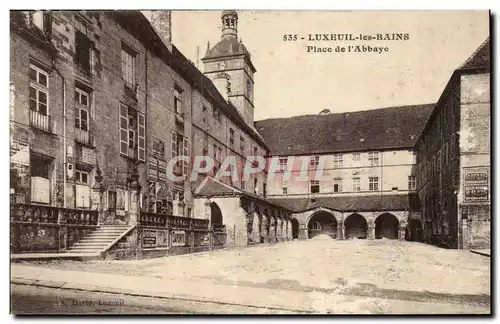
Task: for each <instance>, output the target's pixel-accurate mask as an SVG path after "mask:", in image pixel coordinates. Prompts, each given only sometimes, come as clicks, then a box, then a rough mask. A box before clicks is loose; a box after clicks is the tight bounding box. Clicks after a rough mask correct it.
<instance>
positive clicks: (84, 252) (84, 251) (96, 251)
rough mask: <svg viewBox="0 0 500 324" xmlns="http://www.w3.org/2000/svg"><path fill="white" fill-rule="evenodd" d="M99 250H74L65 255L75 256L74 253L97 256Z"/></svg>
mask: <svg viewBox="0 0 500 324" xmlns="http://www.w3.org/2000/svg"><path fill="white" fill-rule="evenodd" d="M101 251H102V250H101V249H96V250H82V249H74V250H69V251H68V252H67V253H71V254H76V253H82V254H99V253H101Z"/></svg>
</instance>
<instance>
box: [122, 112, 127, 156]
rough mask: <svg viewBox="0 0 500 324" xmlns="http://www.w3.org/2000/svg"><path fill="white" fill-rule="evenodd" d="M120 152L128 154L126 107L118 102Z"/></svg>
mask: <svg viewBox="0 0 500 324" xmlns="http://www.w3.org/2000/svg"><path fill="white" fill-rule="evenodd" d="M120 153H121V154H125V155H127V154H128V107H127V106H125V105H122V104H120Z"/></svg>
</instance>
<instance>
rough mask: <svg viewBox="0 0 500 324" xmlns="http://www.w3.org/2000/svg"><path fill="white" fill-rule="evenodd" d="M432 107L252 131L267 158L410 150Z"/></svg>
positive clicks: (314, 118)
mask: <svg viewBox="0 0 500 324" xmlns="http://www.w3.org/2000/svg"><path fill="white" fill-rule="evenodd" d="M433 107H434V104H426V105H414V106H402V107H390V108H382V109H374V110H366V111H356V112H346V113H337V114H318V115H303V116H296V117H289V118H277V119H266V120H261V121H257V122H255V128H256V129H257V131H258V132H259V133H260V134H261V135H262V137H263V138H264V140H265V141H266V143H267V144H268V145H269V147H270V149H271V155H300V154H314V153H331V152H347V151H368V150H381V149H394V148H411V147H413V146H414V144H415V142H416V140H417V138H418V137H419V135H420V133H421V132H422V129H423V127H424V125H425V123H426V121H427V119H428V118H429V116H430V114H431V111H432V108H433Z"/></svg>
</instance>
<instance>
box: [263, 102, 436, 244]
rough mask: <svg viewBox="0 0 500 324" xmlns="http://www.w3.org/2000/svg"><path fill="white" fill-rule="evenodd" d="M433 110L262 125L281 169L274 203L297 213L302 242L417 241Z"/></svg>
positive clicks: (272, 186) (272, 192)
mask: <svg viewBox="0 0 500 324" xmlns="http://www.w3.org/2000/svg"><path fill="white" fill-rule="evenodd" d="M432 108H433V105H418V106H405V107H392V108H383V109H376V110H372V111H360V112H352V113H341V114H331V113H329V112H326V113H325V112H322V113H321V114H319V115H306V116H297V117H291V118H281V119H270V120H264V121H258V122H256V128H257V130H258V131H259V132H260V133H261V134H262V135H263V137H264V138H265V139H266V142H267V143H268V145H269V146H270V147H271V152H270V154H269V159H270V160H271V161H272V162H270V164H271V166H270V168H273V169H276V170H277V171H276V173H275V176H274V178H273V179H272V180H271V179H269V180H268V183H269V190H268V197H269V198H270V199H271V200H272V201H274V202H276V203H279V204H281V205H284V206H287V207H289V208H291V209H292V210H293V211H294V215H293V219H294V224H295V231H294V235H295V237H297V238H311V237H313V236H314V235H316V234H320V233H321V234H328V235H330V236H332V237H334V238H338V239H346V238H380V237H386V238H400V239H404V238H406V239H416V238H417V236H418V235H420V233H419V228H421V225H420V223H421V218H420V210H419V206H418V199H417V196H416V192H417V191H416V189H417V186H416V176H417V174H416V152H415V151H414V145H415V143H416V141H417V139H418V137H419V136H420V132H421V129H422V128H423V126H424V125H425V122H426V120H427V118H428V117H429V114H430V112H431V111H432ZM377 125H384V132H380V129H379V128H378V127H377ZM269 174H271V172H269ZM409 222H410V223H411V224H409Z"/></svg>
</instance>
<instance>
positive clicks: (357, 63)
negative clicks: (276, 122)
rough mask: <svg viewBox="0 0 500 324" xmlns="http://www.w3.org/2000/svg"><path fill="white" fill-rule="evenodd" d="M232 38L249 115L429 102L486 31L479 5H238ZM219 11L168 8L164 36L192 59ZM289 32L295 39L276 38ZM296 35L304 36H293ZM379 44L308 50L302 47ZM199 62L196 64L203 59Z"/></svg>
mask: <svg viewBox="0 0 500 324" xmlns="http://www.w3.org/2000/svg"><path fill="white" fill-rule="evenodd" d="M238 15H239V21H238V37H239V38H241V39H242V41H243V43H244V44H245V46H246V47H247V49H248V50H249V51H250V53H251V56H252V62H253V65H254V66H255V68H256V69H257V73H256V74H255V78H254V81H255V90H254V91H255V93H254V97H255V102H254V104H255V120H260V119H267V118H277V117H288V116H295V115H303V114H317V113H319V112H320V111H322V110H323V109H329V110H330V111H331V112H332V113H335V112H347V111H359V110H368V109H376V108H383V107H390V106H401V105H411V104H424V103H431V102H436V101H437V99H438V98H439V96H440V94H441V92H442V90H443V89H444V87H445V85H446V83H447V82H448V80H449V78H450V76H451V73H452V72H453V70H454V69H456V68H457V67H459V66H460V65H461V64H463V63H464V62H465V61H466V59H467V58H468V57H469V56H470V55H472V53H473V52H474V51H475V50H476V49H477V47H478V46H479V45H480V44H481V43H482V42H483V41H484V40H485V39H486V38H487V37H488V34H489V13H488V12H487V11H244V10H239V11H238ZM220 30H221V19H220V11H173V13H172V41H173V43H174V44H175V45H176V46H177V47H178V48H179V49H180V50H181V51H182V52H183V53H184V55H186V56H187V57H188V58H189V59H191V60H192V61H193V62H195V63H196V62H197V47H199V53H200V55H199V57H200V58H201V57H203V56H204V54H205V51H206V47H207V41H209V42H210V44H211V46H214V45H215V44H216V43H217V42H218V41H219V40H220V37H221V32H220ZM316 33H319V34H331V33H351V34H355V35H358V34H360V33H362V34H365V35H373V34H376V33H382V34H385V33H408V35H409V39H408V40H405V41H401V40H399V41H362V40H356V41H349V42H348V41H342V42H339V41H337V42H336V41H316V42H310V41H307V38H308V35H309V34H316ZM285 34H292V35H293V34H297V35H298V37H299V40H298V41H284V40H283V36H284V35H285ZM300 37H304V38H305V39H304V40H301V39H300ZM308 45H309V46H315V45H316V46H320V47H332V50H334V49H335V47H336V46H341V47H347V46H349V45H351V46H356V45H370V46H376V47H387V48H388V51H387V52H383V53H381V54H380V53H373V52H371V53H353V52H351V53H345V52H344V53H338V52H332V53H311V52H310V53H308V52H307V50H306V48H307V46H308ZM199 62H200V65H199V68H200V70H202V71H203V64H202V63H201V61H199Z"/></svg>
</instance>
